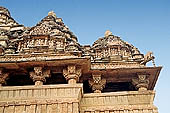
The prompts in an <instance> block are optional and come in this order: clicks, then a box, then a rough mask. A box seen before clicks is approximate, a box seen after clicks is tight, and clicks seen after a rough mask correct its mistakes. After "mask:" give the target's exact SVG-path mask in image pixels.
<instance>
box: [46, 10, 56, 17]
mask: <svg viewBox="0 0 170 113" xmlns="http://www.w3.org/2000/svg"><path fill="white" fill-rule="evenodd" d="M48 16H54V17H56V14H55V13H54V11H50V12H48Z"/></svg>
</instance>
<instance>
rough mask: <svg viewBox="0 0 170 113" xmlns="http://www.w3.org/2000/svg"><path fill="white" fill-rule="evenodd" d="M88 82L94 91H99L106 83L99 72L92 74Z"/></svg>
mask: <svg viewBox="0 0 170 113" xmlns="http://www.w3.org/2000/svg"><path fill="white" fill-rule="evenodd" d="M88 82H89V85H90V87H92V90H93V91H94V93H101V91H102V90H103V88H104V87H105V85H106V79H103V78H102V76H101V74H92V79H90V80H89V81H88Z"/></svg>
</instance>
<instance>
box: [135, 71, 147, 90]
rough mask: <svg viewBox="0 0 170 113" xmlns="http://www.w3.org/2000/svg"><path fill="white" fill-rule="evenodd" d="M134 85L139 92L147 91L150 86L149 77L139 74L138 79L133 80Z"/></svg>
mask: <svg viewBox="0 0 170 113" xmlns="http://www.w3.org/2000/svg"><path fill="white" fill-rule="evenodd" d="M132 84H133V85H134V86H135V87H136V88H137V89H138V90H139V91H141V90H147V89H148V86H149V79H148V75H146V74H138V78H135V79H132Z"/></svg>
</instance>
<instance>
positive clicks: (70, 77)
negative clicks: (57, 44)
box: [63, 65, 81, 84]
mask: <svg viewBox="0 0 170 113" xmlns="http://www.w3.org/2000/svg"><path fill="white" fill-rule="evenodd" d="M63 75H64V77H65V78H66V80H67V81H68V84H75V83H76V82H77V81H79V77H80V76H81V69H80V68H77V67H76V66H75V65H68V66H67V68H65V69H63Z"/></svg>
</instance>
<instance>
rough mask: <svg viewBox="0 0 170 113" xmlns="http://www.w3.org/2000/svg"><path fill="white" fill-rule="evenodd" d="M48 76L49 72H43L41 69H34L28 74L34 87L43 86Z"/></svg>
mask: <svg viewBox="0 0 170 113" xmlns="http://www.w3.org/2000/svg"><path fill="white" fill-rule="evenodd" d="M50 76H51V75H50V70H44V69H43V68H42V67H34V71H32V72H30V77H31V78H32V79H33V81H34V82H35V85H43V82H46V77H50Z"/></svg>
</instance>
